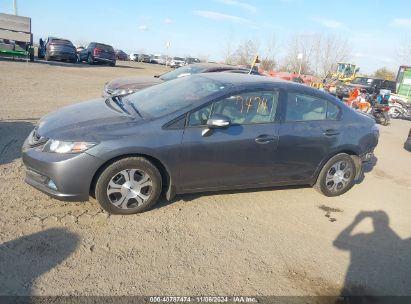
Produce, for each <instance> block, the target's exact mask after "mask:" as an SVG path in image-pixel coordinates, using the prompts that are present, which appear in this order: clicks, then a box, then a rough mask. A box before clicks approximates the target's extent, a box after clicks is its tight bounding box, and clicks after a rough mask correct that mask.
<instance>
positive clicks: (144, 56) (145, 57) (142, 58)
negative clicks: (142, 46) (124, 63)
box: [138, 54, 150, 63]
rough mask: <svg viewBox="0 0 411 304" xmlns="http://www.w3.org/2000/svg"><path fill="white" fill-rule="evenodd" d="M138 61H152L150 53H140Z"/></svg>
mask: <svg viewBox="0 0 411 304" xmlns="http://www.w3.org/2000/svg"><path fill="white" fill-rule="evenodd" d="M138 61H139V62H146V63H150V55H147V54H139V55H138Z"/></svg>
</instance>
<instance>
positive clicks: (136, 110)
mask: <svg viewBox="0 0 411 304" xmlns="http://www.w3.org/2000/svg"><path fill="white" fill-rule="evenodd" d="M126 101H127V104H128V105H130V107H132V108H133V110H134V111H135V112H136V113H137V114H138V116H140V117H141V118H143V115H141V113H140V111H139V110H138V109H137V107H136V106H135V105H134V103H132V102H131V101H130V100H127V99H126Z"/></svg>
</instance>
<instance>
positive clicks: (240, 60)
mask: <svg viewBox="0 0 411 304" xmlns="http://www.w3.org/2000/svg"><path fill="white" fill-rule="evenodd" d="M284 48H285V52H284V53H285V54H286V55H285V56H283V57H282V58H281V57H279V56H278V50H279V44H278V41H277V40H276V39H275V37H274V36H272V37H270V38H269V39H268V40H267V41H266V43H264V44H263V45H261V44H260V42H259V41H258V40H256V39H246V40H243V41H241V42H240V43H239V44H237V45H235V44H234V42H233V40H232V39H231V37H227V38H226V39H225V41H224V44H223V58H224V61H225V63H227V64H238V65H249V64H250V63H251V62H252V61H253V59H254V58H255V56H256V55H259V59H260V67H261V68H262V69H264V70H276V71H285V72H291V73H293V72H294V73H298V72H299V70H300V67H301V74H310V75H314V76H317V77H320V78H324V77H326V76H327V75H328V74H329V73H330V72H332V71H335V68H336V63H338V62H347V61H350V58H351V52H352V47H351V45H350V43H349V42H348V40H347V39H345V38H342V37H340V36H337V35H334V34H323V33H311V34H296V35H294V36H293V37H291V39H289V41H288V42H287V44H286V45H285V47H284ZM399 52H400V53H401V54H400V55H399V56H400V58H404V59H403V60H404V62H408V61H411V43H409V44H408V45H403V46H402V48H401V49H400V51H399ZM299 54H300V56H301V57H300V58H301V59H299V58H298V57H299ZM369 76H373V77H378V78H384V79H389V80H394V79H395V77H396V71H391V70H389V69H387V68H386V67H382V68H380V69H378V70H376V71H375V72H374V73H373V74H372V75H369Z"/></svg>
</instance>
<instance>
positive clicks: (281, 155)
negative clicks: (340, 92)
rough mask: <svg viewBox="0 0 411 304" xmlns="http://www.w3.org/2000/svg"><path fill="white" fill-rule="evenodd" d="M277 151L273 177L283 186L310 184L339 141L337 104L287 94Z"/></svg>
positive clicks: (307, 96) (296, 94) (301, 94)
mask: <svg viewBox="0 0 411 304" xmlns="http://www.w3.org/2000/svg"><path fill="white" fill-rule="evenodd" d="M285 100H286V102H285V107H284V108H285V109H284V111H283V117H282V122H281V124H280V127H279V143H278V149H277V161H278V171H277V178H278V180H281V181H282V182H285V183H295V182H305V181H310V180H311V178H312V176H313V174H314V173H315V172H316V169H317V168H318V166H319V165H320V163H321V162H322V161H323V160H324V159H325V158H326V157H327V156H328V155H329V153H330V151H332V150H333V149H334V148H335V147H336V146H337V145H338V143H339V141H340V133H341V131H342V130H341V128H342V126H341V123H340V116H341V110H340V108H339V107H340V106H339V105H338V103H337V101H335V103H334V102H331V101H329V100H327V99H325V98H322V97H319V96H315V95H310V94H306V93H304V92H290V91H289V92H288V93H287V98H286V99H285Z"/></svg>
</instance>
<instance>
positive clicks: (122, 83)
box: [106, 76, 163, 91]
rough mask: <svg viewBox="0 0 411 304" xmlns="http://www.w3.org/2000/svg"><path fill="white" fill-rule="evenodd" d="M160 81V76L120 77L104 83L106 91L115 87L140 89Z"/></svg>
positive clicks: (115, 88)
mask: <svg viewBox="0 0 411 304" xmlns="http://www.w3.org/2000/svg"><path fill="white" fill-rule="evenodd" d="M162 82H163V81H162V80H161V79H160V78H155V77H153V76H151V77H148V76H134V77H122V78H117V79H114V80H111V81H109V82H108V83H107V84H106V91H107V90H110V91H114V90H117V89H124V90H141V89H144V88H147V87H151V86H153V85H156V84H159V83H162Z"/></svg>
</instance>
